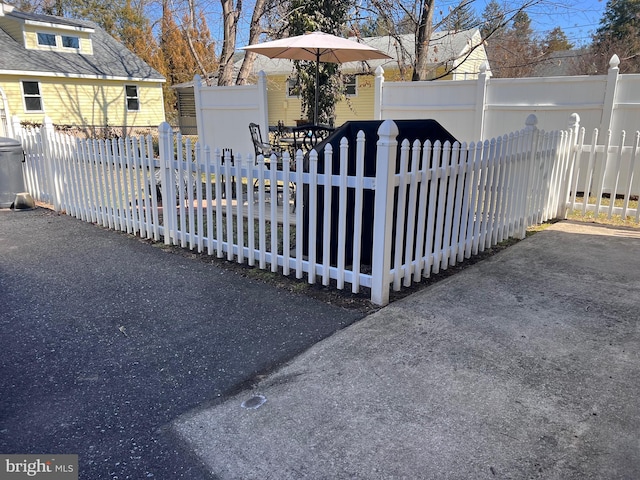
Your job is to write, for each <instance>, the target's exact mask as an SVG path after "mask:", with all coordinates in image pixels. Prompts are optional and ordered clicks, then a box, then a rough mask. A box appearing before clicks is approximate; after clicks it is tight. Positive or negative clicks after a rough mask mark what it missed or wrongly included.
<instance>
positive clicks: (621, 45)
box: [592, 0, 640, 73]
mask: <svg viewBox="0 0 640 480" xmlns="http://www.w3.org/2000/svg"><path fill="white" fill-rule="evenodd" d="M592 49H593V52H594V53H595V57H596V65H597V68H598V71H600V72H603V71H606V70H607V68H608V64H609V60H610V58H611V57H612V56H613V55H614V54H617V55H618V57H620V60H621V63H620V71H621V72H623V73H638V72H640V0H609V1H608V2H607V6H606V8H605V12H604V15H603V17H602V19H601V20H600V27H599V28H598V30H597V31H596V33H595V35H594V37H593V46H592Z"/></svg>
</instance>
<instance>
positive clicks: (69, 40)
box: [62, 35, 80, 48]
mask: <svg viewBox="0 0 640 480" xmlns="http://www.w3.org/2000/svg"><path fill="white" fill-rule="evenodd" d="M62 46H63V47H64V48H80V39H79V38H78V37H72V36H69V35H62Z"/></svg>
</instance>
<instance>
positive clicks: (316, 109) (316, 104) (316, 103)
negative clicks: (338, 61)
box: [313, 50, 320, 125]
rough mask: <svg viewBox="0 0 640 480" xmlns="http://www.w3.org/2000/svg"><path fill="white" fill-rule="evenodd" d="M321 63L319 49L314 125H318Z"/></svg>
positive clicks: (317, 55) (317, 53)
mask: <svg viewBox="0 0 640 480" xmlns="http://www.w3.org/2000/svg"><path fill="white" fill-rule="evenodd" d="M319 65H320V51H319V50H318V51H317V52H316V102H315V107H314V110H313V124H314V125H318V95H319V90H320V72H319Z"/></svg>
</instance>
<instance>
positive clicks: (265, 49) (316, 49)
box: [242, 32, 391, 123]
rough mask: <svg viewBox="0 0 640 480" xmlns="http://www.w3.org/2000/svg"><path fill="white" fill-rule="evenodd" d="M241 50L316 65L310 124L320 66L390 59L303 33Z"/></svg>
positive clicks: (361, 46) (337, 39)
mask: <svg viewBox="0 0 640 480" xmlns="http://www.w3.org/2000/svg"><path fill="white" fill-rule="evenodd" d="M242 49H243V50H247V51H249V52H256V53H259V54H261V55H265V56H267V57H269V58H287V59H289V60H308V61H311V62H316V84H315V105H314V110H313V113H314V115H313V122H314V123H317V120H318V92H319V88H320V85H318V84H319V64H320V62H327V63H346V62H359V61H362V62H363V61H365V60H377V59H386V58H391V57H390V56H389V55H387V54H386V53H384V52H381V51H380V50H378V49H375V48H373V47H370V46H369V45H366V44H364V43H358V42H356V41H354V40H348V39H346V38H342V37H336V36H335V35H330V34H328V33H323V32H313V33H306V34H304V35H298V36H296V37H289V38H282V39H280V40H274V41H272V42H265V43H258V44H255V45H249V46H247V47H242Z"/></svg>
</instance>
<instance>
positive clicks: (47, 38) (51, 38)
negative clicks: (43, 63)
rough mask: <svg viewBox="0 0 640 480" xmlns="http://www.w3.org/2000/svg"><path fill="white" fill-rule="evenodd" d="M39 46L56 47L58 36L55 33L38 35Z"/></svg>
mask: <svg viewBox="0 0 640 480" xmlns="http://www.w3.org/2000/svg"><path fill="white" fill-rule="evenodd" d="M38 45H41V46H43V47H55V46H56V36H55V35H54V34H53V33H38Z"/></svg>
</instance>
